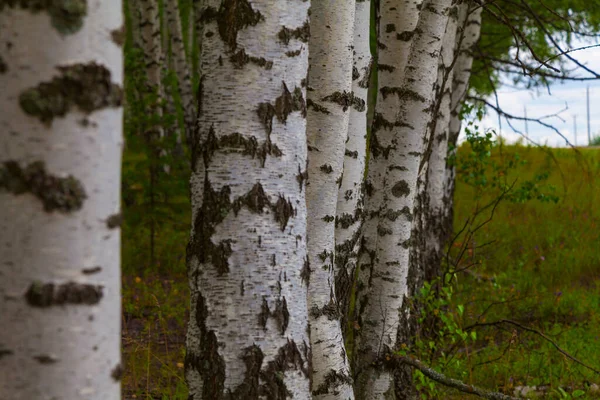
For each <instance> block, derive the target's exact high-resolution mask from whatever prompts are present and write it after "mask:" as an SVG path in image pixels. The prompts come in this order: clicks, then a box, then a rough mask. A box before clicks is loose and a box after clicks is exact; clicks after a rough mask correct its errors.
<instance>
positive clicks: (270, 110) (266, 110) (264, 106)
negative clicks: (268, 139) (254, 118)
mask: <svg viewBox="0 0 600 400" xmlns="http://www.w3.org/2000/svg"><path fill="white" fill-rule="evenodd" d="M256 113H257V114H258V118H259V119H260V122H262V123H263V125H264V126H265V129H266V131H267V135H270V134H271V132H272V131H273V117H274V116H275V107H273V106H272V105H271V103H259V104H258V108H257V109H256Z"/></svg>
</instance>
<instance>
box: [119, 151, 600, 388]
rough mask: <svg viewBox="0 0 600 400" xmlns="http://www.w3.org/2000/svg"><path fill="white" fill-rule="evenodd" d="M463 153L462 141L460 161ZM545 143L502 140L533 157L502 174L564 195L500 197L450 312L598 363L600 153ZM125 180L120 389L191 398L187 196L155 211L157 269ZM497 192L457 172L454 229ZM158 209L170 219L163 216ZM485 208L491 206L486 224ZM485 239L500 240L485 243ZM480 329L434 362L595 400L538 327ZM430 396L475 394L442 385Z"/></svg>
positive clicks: (475, 379) (481, 377)
mask: <svg viewBox="0 0 600 400" xmlns="http://www.w3.org/2000/svg"><path fill="white" fill-rule="evenodd" d="M466 150H467V149H466V148H465V147H463V148H461V149H460V152H459V160H460V159H461V157H465V156H466ZM548 151H549V150H544V149H537V148H529V147H504V148H503V149H502V153H501V154H500V152H498V151H496V152H494V153H493V154H492V158H493V159H495V160H498V161H500V160H501V159H502V158H504V159H507V158H508V157H510V156H512V155H514V154H515V153H519V155H520V158H521V159H522V160H526V161H527V163H526V164H524V165H520V166H518V167H517V168H516V169H515V170H512V171H511V172H510V173H509V174H507V176H505V177H503V179H506V182H508V183H510V182H512V181H513V179H516V178H518V181H517V184H516V185H515V186H518V184H519V182H523V181H525V180H527V179H530V178H532V177H534V176H535V175H536V174H540V173H541V172H544V171H547V172H549V175H548V179H547V181H545V182H542V183H540V187H541V188H542V189H544V190H546V189H547V188H548V185H552V186H554V187H555V188H556V190H555V192H554V194H555V195H557V196H558V197H559V202H558V203H556V204H555V203H553V202H540V201H537V200H530V201H527V202H525V203H523V204H521V203H510V202H503V203H500V204H499V206H498V207H497V209H496V210H495V214H494V217H493V218H492V220H491V222H489V223H488V224H486V225H485V226H483V227H482V228H481V229H480V230H479V231H477V232H476V233H475V234H474V235H473V237H472V240H471V241H470V242H468V243H466V251H465V255H464V257H463V258H462V259H461V260H460V263H459V265H460V267H465V266H467V265H469V264H474V266H473V267H472V268H471V269H470V271H472V272H471V273H459V274H457V281H456V285H455V286H454V295H453V298H452V304H450V305H449V306H448V307H447V309H446V310H445V311H443V312H447V313H449V314H451V316H452V317H453V318H454V319H455V321H456V322H457V324H458V326H460V327H461V328H465V327H468V326H469V325H472V324H474V323H476V322H477V321H479V322H480V323H492V322H495V321H499V320H501V319H510V320H513V321H516V322H518V323H520V324H522V325H524V326H527V327H531V328H535V329H537V330H539V331H540V332H543V333H544V334H545V335H546V336H547V337H548V338H549V339H551V340H552V341H554V342H555V343H556V344H557V345H558V346H560V347H561V348H562V349H564V350H565V351H566V352H568V353H569V354H571V355H572V356H574V357H576V358H577V359H579V360H580V361H582V362H584V363H586V364H589V365H591V366H593V367H594V368H596V369H600V357H599V356H600V251H599V244H600V229H599V227H600V208H599V207H598V206H597V202H598V201H599V200H600V185H599V184H597V182H600V151H598V150H594V149H581V150H580V151H581V153H582V156H581V157H576V155H575V153H574V152H573V151H572V150H568V149H558V150H552V151H551V154H552V156H550V155H549V153H548ZM136 157H137V158H136ZM136 157H134V156H132V155H131V154H127V153H126V155H125V158H126V164H125V165H135V162H136V161H140V160H139V159H138V158H139V156H136ZM553 158H554V159H555V160H556V161H554V159H553ZM127 168H132V167H127ZM126 172H127V171H126ZM171 179H179V180H181V181H182V182H183V183H185V182H187V175H186V173H185V172H181V173H180V174H179V175H177V176H171ZM128 185H129V186H128V187H127V188H126V190H124V195H125V194H127V195H128V196H129V199H128V201H129V204H130V205H129V206H126V207H125V223H124V226H123V251H122V252H123V274H124V275H123V358H124V364H125V374H124V377H123V398H124V399H172V400H179V399H182V400H185V399H186V398H187V392H186V388H185V383H184V378H183V360H184V356H185V342H184V339H185V329H186V321H187V316H188V312H189V311H188V310H189V304H188V302H189V299H188V296H189V289H188V284H187V275H186V272H185V246H186V244H187V241H188V235H189V225H190V212H189V202H188V200H187V197H186V196H185V195H183V194H180V195H178V196H172V197H170V198H169V199H168V200H169V201H168V203H169V204H168V205H165V206H164V207H165V208H164V209H161V210H159V211H160V212H158V213H157V217H156V218H157V219H159V220H160V222H161V223H160V224H159V225H158V226H159V228H158V231H157V241H156V243H157V245H156V262H157V264H158V265H155V266H150V265H148V262H149V256H148V252H149V250H148V243H149V241H148V228H147V218H149V216H148V214H147V213H146V212H144V210H145V209H144V206H143V203H144V195H143V193H142V192H143V189H141V188H140V186H139V185H136V183H131V182H129V183H128ZM496 194H497V193H494V192H493V191H488V192H485V193H483V195H481V196H480V197H479V198H478V195H477V190H476V189H475V188H473V187H470V186H468V185H466V184H464V183H462V182H461V181H460V180H459V183H458V186H457V192H456V200H455V202H456V214H455V216H456V218H455V226H456V229H457V230H458V229H460V228H462V226H463V224H464V221H465V219H466V218H468V217H469V216H472V215H473V213H474V212H475V210H477V208H478V207H481V205H482V204H485V203H486V202H488V201H489V200H491V199H492V198H494V197H495V196H496ZM132 196H133V199H134V201H133V203H132ZM128 210H129V212H128ZM163 214H167V216H168V218H167V219H163V217H162V215H163ZM488 216H489V209H488V211H487V212H484V213H483V214H482V215H481V216H480V217H479V218H480V219H479V221H481V220H483V219H485V218H487V217H488ZM461 240H464V236H463V237H459V238H458V240H457V243H456V244H455V245H454V246H453V247H452V248H451V252H452V253H451V254H453V255H456V253H457V250H458V249H459V247H458V245H459V244H463V242H461ZM490 241H494V242H493V243H491V244H489V245H487V246H484V247H481V248H480V247H478V246H480V245H482V244H484V243H487V242H490ZM459 305H463V306H464V312H463V313H462V315H459V313H458V312H457V310H458V306H459ZM475 330H476V332H477V340H475V341H471V342H469V343H468V344H464V343H461V342H460V341H458V342H457V343H455V344H454V345H452V344H451V343H443V342H440V344H439V345H438V347H439V348H440V349H443V350H445V352H446V354H448V355H450V354H451V355H452V357H447V359H446V361H448V359H449V360H450V361H449V362H447V364H446V363H443V362H441V358H439V357H438V358H434V361H433V365H434V367H435V368H437V369H438V370H440V371H443V372H444V373H446V374H448V375H450V376H453V377H455V378H460V379H463V380H465V381H467V382H469V383H473V384H477V385H479V386H482V387H485V388H488V389H494V390H501V391H506V392H512V390H514V387H515V386H518V385H529V386H533V385H548V388H547V390H546V391H545V393H546V397H545V398H556V399H559V398H568V397H564V395H561V394H560V391H559V387H560V388H567V389H568V388H571V389H572V390H576V389H581V390H583V391H584V392H585V395H584V396H583V397H581V398H589V399H591V398H600V396H597V397H593V395H591V394H590V393H589V390H588V388H589V385H590V384H593V383H596V384H600V377H599V376H598V375H596V374H594V373H593V372H591V371H589V370H587V369H586V368H584V367H582V366H580V365H578V364H577V363H574V362H573V361H571V360H569V359H568V358H567V357H566V356H564V355H563V354H561V353H559V352H558V351H557V350H556V349H555V348H554V346H553V345H552V344H551V343H550V342H548V341H546V340H544V339H543V338H542V337H540V335H538V334H535V333H530V332H526V331H524V330H522V329H520V328H517V327H515V326H511V325H508V324H501V325H496V326H490V327H478V328H477V329H475ZM424 361H428V360H427V359H424ZM561 396H563V397H561ZM430 398H456V399H458V398H468V396H465V395H462V394H459V393H457V392H455V391H450V390H448V389H445V388H443V387H439V386H437V387H436V391H435V392H434V395H433V396H430Z"/></svg>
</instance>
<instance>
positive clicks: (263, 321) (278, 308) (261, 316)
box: [258, 297, 290, 335]
mask: <svg viewBox="0 0 600 400" xmlns="http://www.w3.org/2000/svg"><path fill="white" fill-rule="evenodd" d="M269 318H273V319H274V320H275V325H276V326H277V329H278V330H279V333H280V334H281V335H284V334H285V331H286V329H287V327H288V324H289V322H290V313H289V311H288V308H287V301H286V300H285V297H283V298H279V299H277V300H275V309H274V310H273V311H271V309H270V308H269V303H268V302H267V299H266V297H263V299H262V304H261V306H260V312H259V313H258V326H260V327H261V328H262V329H263V330H267V321H268V320H269Z"/></svg>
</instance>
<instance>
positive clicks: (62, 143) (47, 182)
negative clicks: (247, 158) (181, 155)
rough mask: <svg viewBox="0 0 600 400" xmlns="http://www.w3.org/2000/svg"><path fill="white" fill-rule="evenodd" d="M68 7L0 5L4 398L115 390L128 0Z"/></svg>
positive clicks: (0, 387) (90, 395)
mask: <svg viewBox="0 0 600 400" xmlns="http://www.w3.org/2000/svg"><path fill="white" fill-rule="evenodd" d="M64 7H66V6H64V4H63V3H60V4H59V3H56V2H23V1H12V0H8V1H2V2H0V39H1V42H2V43H3V53H2V56H1V58H2V62H1V63H0V64H2V68H0V87H2V92H1V93H0V126H2V131H3V132H4V134H3V135H2V137H1V138H0V149H1V150H0V237H1V239H0V298H2V301H0V318H1V323H2V326H3V328H2V329H0V398H2V399H15V400H19V399H23V400H24V399H46V398H48V399H49V398H52V399H81V398H85V399H98V400H100V399H103V400H105V399H119V398H120V384H119V379H120V375H121V367H120V308H121V307H120V302H121V296H120V269H119V263H120V248H119V247H120V246H119V245H120V228H119V223H120V215H119V205H120V166H121V146H122V126H121V124H122V108H121V97H122V89H121V84H122V80H123V76H122V69H123V62H122V49H121V47H120V43H121V40H122V24H123V20H122V15H121V1H118V0H110V1H101V2H98V1H97V2H85V1H76V2H70V3H69V7H68V8H64ZM9 43H10V45H6V44H9Z"/></svg>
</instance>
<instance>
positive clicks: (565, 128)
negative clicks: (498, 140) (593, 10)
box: [482, 43, 600, 147]
mask: <svg viewBox="0 0 600 400" xmlns="http://www.w3.org/2000/svg"><path fill="white" fill-rule="evenodd" d="M589 44H590V43H587V45H589ZM584 45H586V43H582V44H579V46H584ZM565 47H566V46H565ZM574 47H577V45H574ZM571 55H572V56H573V57H575V58H577V59H578V60H579V61H580V62H582V63H583V64H585V65H586V66H588V67H589V68H591V69H592V70H595V71H597V72H600V47H594V48H591V49H586V50H581V51H577V52H573V53H571ZM577 76H590V75H589V74H587V73H585V71H581V72H578V73H577ZM588 85H589V87H590V127H591V134H592V137H593V136H595V135H600V80H591V81H583V82H571V81H569V82H565V83H559V82H557V83H555V84H554V85H552V86H551V87H550V92H551V94H550V95H549V94H548V91H547V90H546V89H544V88H540V89H538V92H535V91H530V90H523V89H516V88H514V87H510V86H508V85H507V86H503V87H501V88H500V89H499V91H498V95H499V96H498V97H499V103H500V106H501V108H503V109H504V111H506V112H507V113H510V114H513V115H517V116H523V115H524V108H525V107H526V109H527V116H528V117H529V118H539V117H542V116H546V115H550V114H555V113H559V116H560V117H561V118H562V120H561V118H556V117H553V118H548V119H545V120H544V121H545V122H547V123H550V124H552V125H554V126H555V127H556V128H557V129H558V130H559V131H560V132H561V133H562V134H563V135H564V136H565V137H566V138H567V139H568V140H569V141H570V142H571V143H573V144H575V143H577V145H579V146H582V145H587V143H588V134H587V111H586V87H587V86H588ZM489 101H490V102H491V103H492V104H494V103H495V100H494V99H493V98H491V99H489ZM565 109H566V110H565ZM561 110H562V111H561ZM574 116H576V119H577V139H576V140H575V135H574V125H573V117H574ZM511 123H512V124H513V126H514V127H515V128H516V129H517V130H520V131H522V132H523V133H525V123H524V121H517V120H513V121H511ZM482 125H483V127H484V128H493V129H495V130H496V131H497V132H500V130H499V129H498V128H499V126H498V115H497V114H496V112H495V111H493V110H489V109H488V115H487V116H486V117H485V119H484V121H483V124H482ZM527 126H528V130H529V137H530V138H531V139H532V140H534V141H535V142H537V143H539V144H547V145H548V146H553V147H564V146H565V141H564V139H562V138H561V137H560V136H559V135H558V134H557V133H556V132H553V131H552V130H550V129H548V128H545V127H543V126H540V125H539V124H537V123H535V122H532V121H530V122H528V123H527ZM501 134H502V136H503V137H504V138H506V139H507V141H508V142H509V143H512V142H514V141H516V140H517V139H519V138H520V137H521V136H520V135H519V134H517V133H515V132H513V130H512V129H511V128H510V126H509V125H508V123H507V122H506V120H505V119H502V129H501Z"/></svg>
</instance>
